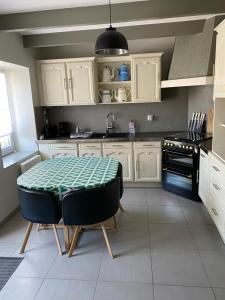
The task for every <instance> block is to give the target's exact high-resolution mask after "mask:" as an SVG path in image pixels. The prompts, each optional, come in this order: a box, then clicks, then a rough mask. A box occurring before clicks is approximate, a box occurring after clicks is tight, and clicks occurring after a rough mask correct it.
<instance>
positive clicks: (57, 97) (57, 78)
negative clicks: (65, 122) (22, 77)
mask: <svg viewBox="0 0 225 300" xmlns="http://www.w3.org/2000/svg"><path fill="white" fill-rule="evenodd" d="M40 72H41V83H42V93H41V94H42V95H41V98H42V99H41V100H42V104H43V105H49V106H52V105H67V104H68V89H67V77H66V65H65V63H43V64H42V63H41V64H40Z"/></svg>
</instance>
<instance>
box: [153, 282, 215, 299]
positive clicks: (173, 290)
mask: <svg viewBox="0 0 225 300" xmlns="http://www.w3.org/2000/svg"><path fill="white" fill-rule="evenodd" d="M154 295H155V300H215V297H214V294H213V291H212V289H211V288H200V287H184V286H165V285H164V286H163V285H155V286H154Z"/></svg>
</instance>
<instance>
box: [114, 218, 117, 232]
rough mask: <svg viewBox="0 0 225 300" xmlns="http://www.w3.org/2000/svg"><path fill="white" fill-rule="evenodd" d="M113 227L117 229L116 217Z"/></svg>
mask: <svg viewBox="0 0 225 300" xmlns="http://www.w3.org/2000/svg"><path fill="white" fill-rule="evenodd" d="M113 227H114V228H115V229H117V222H116V216H113Z"/></svg>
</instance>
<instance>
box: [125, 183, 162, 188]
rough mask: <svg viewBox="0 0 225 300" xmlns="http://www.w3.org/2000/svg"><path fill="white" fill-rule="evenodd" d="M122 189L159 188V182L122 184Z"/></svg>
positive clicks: (160, 185)
mask: <svg viewBox="0 0 225 300" xmlns="http://www.w3.org/2000/svg"><path fill="white" fill-rule="evenodd" d="M123 185H124V187H134V188H148V187H149V188H161V187H162V184H161V182H124V183H123Z"/></svg>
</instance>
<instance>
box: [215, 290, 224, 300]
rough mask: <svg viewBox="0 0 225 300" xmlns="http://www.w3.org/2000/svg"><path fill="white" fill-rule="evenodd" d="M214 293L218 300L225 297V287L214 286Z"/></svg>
mask: <svg viewBox="0 0 225 300" xmlns="http://www.w3.org/2000/svg"><path fill="white" fill-rule="evenodd" d="M214 293H215V295H216V300H224V299H225V289H219V288H214Z"/></svg>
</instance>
